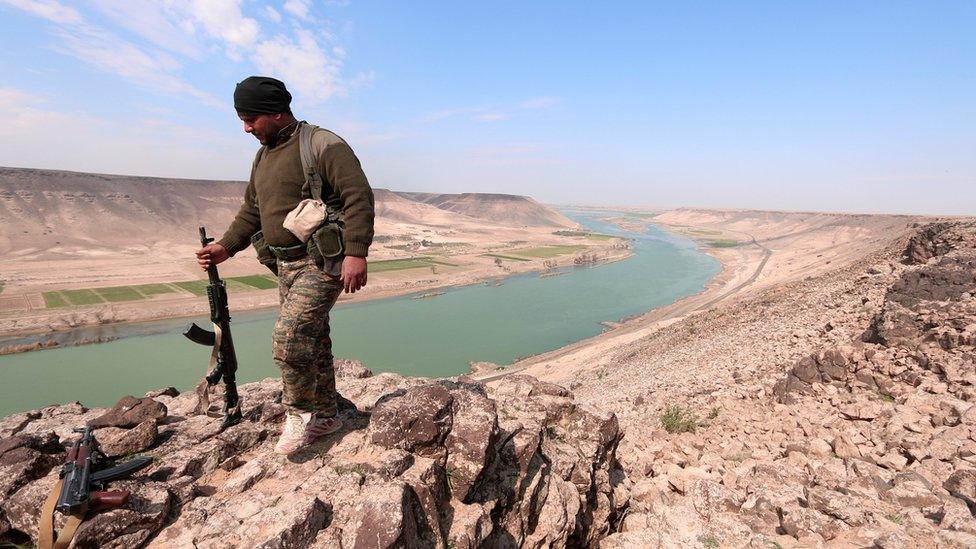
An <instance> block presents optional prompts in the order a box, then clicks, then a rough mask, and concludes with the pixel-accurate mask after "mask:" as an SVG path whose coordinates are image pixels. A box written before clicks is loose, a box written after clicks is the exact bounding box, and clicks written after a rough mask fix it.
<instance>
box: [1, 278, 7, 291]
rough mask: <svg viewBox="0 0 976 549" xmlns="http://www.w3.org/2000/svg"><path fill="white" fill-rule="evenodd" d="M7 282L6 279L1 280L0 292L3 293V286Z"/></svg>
mask: <svg viewBox="0 0 976 549" xmlns="http://www.w3.org/2000/svg"><path fill="white" fill-rule="evenodd" d="M4 284H6V283H5V282H4V281H2V280H0V294H2V293H3V286H4Z"/></svg>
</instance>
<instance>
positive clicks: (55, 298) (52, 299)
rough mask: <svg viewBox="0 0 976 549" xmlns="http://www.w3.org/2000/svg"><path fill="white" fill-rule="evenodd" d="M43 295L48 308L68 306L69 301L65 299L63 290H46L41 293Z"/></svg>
mask: <svg viewBox="0 0 976 549" xmlns="http://www.w3.org/2000/svg"><path fill="white" fill-rule="evenodd" d="M41 297H43V298H44V306H45V307H47V308H48V309H54V308H57V307H67V306H68V302H67V301H65V299H64V296H63V295H61V292H44V293H42V294H41Z"/></svg>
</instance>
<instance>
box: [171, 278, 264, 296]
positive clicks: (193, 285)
mask: <svg viewBox="0 0 976 549" xmlns="http://www.w3.org/2000/svg"><path fill="white" fill-rule="evenodd" d="M241 278H247V277H241ZM224 282H226V283H227V291H228V292H249V291H253V290H254V288H255V287H254V286H251V285H248V284H245V283H243V282H240V281H238V280H236V279H233V278H228V279H225V280H224ZM173 284H174V285H176V286H179V287H180V288H183V289H184V290H186V291H188V292H190V293H192V294H195V295H207V286H208V285H209V284H210V281H209V280H184V281H182V282H174V283H173Z"/></svg>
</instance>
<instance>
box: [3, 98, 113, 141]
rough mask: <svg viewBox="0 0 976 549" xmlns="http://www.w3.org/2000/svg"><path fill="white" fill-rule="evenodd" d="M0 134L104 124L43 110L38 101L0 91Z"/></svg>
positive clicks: (90, 118) (73, 115)
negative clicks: (1, 122) (1, 121)
mask: <svg viewBox="0 0 976 549" xmlns="http://www.w3.org/2000/svg"><path fill="white" fill-rule="evenodd" d="M0 117H2V118H3V120H4V123H3V124H0V135H5V136H7V137H15V136H20V135H23V133H24V132H28V131H32V130H33V131H37V128H51V127H57V128H59V131H63V130H65V129H66V128H67V129H69V131H70V128H74V127H80V126H89V127H90V126H93V125H101V124H104V121H101V120H98V119H95V118H92V117H90V116H85V115H77V114H67V113H61V112H57V111H52V110H47V109H44V108H43V105H42V101H41V100H39V99H37V98H36V97H35V96H33V95H31V94H28V93H26V92H24V91H22V90H19V89H16V88H0Z"/></svg>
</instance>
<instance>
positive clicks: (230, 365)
mask: <svg viewBox="0 0 976 549" xmlns="http://www.w3.org/2000/svg"><path fill="white" fill-rule="evenodd" d="M211 242H213V239H212V238H209V237H207V230H206V229H205V228H203V227H200V244H201V245H203V246H206V245H207V244H210V243H211ZM207 275H209V277H210V284H209V285H208V286H207V299H209V300H210V320H211V321H213V326H214V330H213V331H212V332H211V331H210V330H205V329H203V328H201V327H199V326H197V325H196V324H194V323H192V322H191V323H190V324H188V325H187V327H186V329H185V330H184V331H183V335H185V336H186V337H187V339H189V340H190V341H193V342H194V343H199V344H200V345H206V346H208V347H213V352H212V353H211V354H210V365H209V367H208V372H207V375H206V376H205V377H204V378H203V381H201V382H200V385H198V386H197V396H198V397H199V400H198V401H197V410H196V411H197V413H200V414H207V415H210V416H215V417H220V416H221V415H222V416H223V418H224V422H223V423H222V424H221V426H220V429H221V430H224V429H226V428H228V427H230V426H231V425H236V424H237V423H239V422H240V421H241V399H240V396H238V394H237V378H236V375H237V354H236V353H235V352H234V340H233V339H232V338H231V335H230V310H229V309H228V308H227V285H226V284H225V283H224V281H223V280H221V279H220V275H219V274H217V266H216V265H214V264H213V263H211V264H210V266H209V267H208V268H207ZM221 378H223V380H224V406H223V409H222V410H221V411H220V412H219V413H217V412H211V410H210V390H211V389H212V388H213V386H214V385H216V384H217V383H218V382H219V381H220V380H221Z"/></svg>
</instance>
